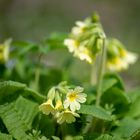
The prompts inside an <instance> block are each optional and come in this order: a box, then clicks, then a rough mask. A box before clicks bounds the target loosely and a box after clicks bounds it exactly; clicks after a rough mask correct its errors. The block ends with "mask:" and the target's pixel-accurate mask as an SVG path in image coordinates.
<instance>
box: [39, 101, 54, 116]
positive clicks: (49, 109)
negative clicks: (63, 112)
mask: <svg viewBox="0 0 140 140" xmlns="http://www.w3.org/2000/svg"><path fill="white" fill-rule="evenodd" d="M39 109H40V111H42V112H43V114H46V115H49V114H50V113H51V114H55V108H54V105H53V103H52V100H51V99H48V100H47V101H46V102H45V103H43V104H41V105H40V106H39Z"/></svg>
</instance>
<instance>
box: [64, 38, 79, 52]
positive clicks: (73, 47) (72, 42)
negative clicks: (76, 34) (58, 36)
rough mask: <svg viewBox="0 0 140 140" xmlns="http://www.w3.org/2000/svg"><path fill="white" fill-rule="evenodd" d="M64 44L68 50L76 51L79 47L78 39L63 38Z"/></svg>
mask: <svg viewBox="0 0 140 140" xmlns="http://www.w3.org/2000/svg"><path fill="white" fill-rule="evenodd" d="M64 44H65V45H66V46H67V47H68V49H69V51H70V52H75V51H77V48H78V47H79V43H78V41H76V40H74V39H65V40H64Z"/></svg>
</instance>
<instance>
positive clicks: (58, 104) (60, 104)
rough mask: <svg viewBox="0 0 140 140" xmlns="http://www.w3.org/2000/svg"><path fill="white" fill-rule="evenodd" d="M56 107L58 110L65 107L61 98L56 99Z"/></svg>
mask: <svg viewBox="0 0 140 140" xmlns="http://www.w3.org/2000/svg"><path fill="white" fill-rule="evenodd" d="M55 109H56V110H61V109H63V104H62V101H61V100H58V101H56V105H55Z"/></svg>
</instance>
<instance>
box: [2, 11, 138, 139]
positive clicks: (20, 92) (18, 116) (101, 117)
mask: <svg viewBox="0 0 140 140" xmlns="http://www.w3.org/2000/svg"><path fill="white" fill-rule="evenodd" d="M59 50H64V51H66V52H69V56H68V57H66V56H63V55H62V54H61V53H60V52H59ZM53 52H55V54H56V56H58V57H57V59H55V56H54V54H53ZM48 55H49V57H47V56H48ZM51 56H52V57H53V59H52V61H53V62H55V64H57V62H59V59H60V60H62V64H61V66H60V67H61V68H60V69H58V67H56V65H54V63H52V61H50V59H51ZM73 56H74V57H73ZM78 59H79V61H81V62H80V63H81V65H82V64H83V63H87V65H88V66H89V67H88V68H91V74H90V75H91V76H90V77H89V79H88V81H86V82H85V81H84V80H83V81H82V80H77V79H76V77H73V76H71V74H70V72H69V71H70V69H71V67H72V65H73V63H75V60H78ZM137 59H138V55H137V54H136V53H133V52H130V51H128V50H127V49H126V47H125V46H124V45H123V43H121V42H120V41H119V40H118V39H116V38H112V37H108V36H106V34H105V32H104V30H103V27H102V25H101V23H100V18H99V15H97V14H96V13H94V14H93V15H91V16H90V17H88V18H86V19H85V20H83V21H76V23H75V25H74V27H72V29H71V32H70V33H69V34H62V33H61V34H60V33H55V34H52V35H51V36H50V37H47V38H45V39H43V41H42V42H39V43H36V42H29V41H15V40H12V39H7V40H5V41H4V43H1V44H0V80H1V82H0V140H48V139H53V140H139V139H140V109H139V106H140V88H139V87H138V88H137V89H132V90H131V91H126V90H125V85H124V83H123V80H122V78H121V77H120V75H119V72H120V71H122V70H127V69H128V68H129V66H130V65H131V64H133V63H135V62H136V60H137ZM77 69H78V71H79V72H78V73H76V74H80V77H82V76H83V73H84V69H82V68H81V67H80V66H79V67H77Z"/></svg>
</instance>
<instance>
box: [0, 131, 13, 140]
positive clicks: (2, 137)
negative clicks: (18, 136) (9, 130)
mask: <svg viewBox="0 0 140 140" xmlns="http://www.w3.org/2000/svg"><path fill="white" fill-rule="evenodd" d="M0 140H13V138H12V136H11V135H9V134H4V133H1V132H0Z"/></svg>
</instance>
